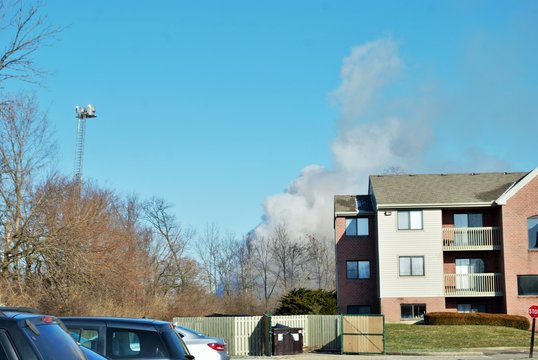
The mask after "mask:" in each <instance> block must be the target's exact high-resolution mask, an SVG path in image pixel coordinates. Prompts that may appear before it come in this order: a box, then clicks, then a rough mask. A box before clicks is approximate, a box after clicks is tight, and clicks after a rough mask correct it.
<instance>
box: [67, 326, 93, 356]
mask: <svg viewBox="0 0 538 360" xmlns="http://www.w3.org/2000/svg"><path fill="white" fill-rule="evenodd" d="M67 330H68V331H69V334H70V335H71V337H73V339H75V341H76V342H78V343H79V344H80V345H82V346H84V347H85V348H88V349H90V350H93V351H97V341H98V340H99V331H98V330H97V329H85V328H74V327H67Z"/></svg>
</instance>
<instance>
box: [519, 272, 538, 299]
mask: <svg viewBox="0 0 538 360" xmlns="http://www.w3.org/2000/svg"><path fill="white" fill-rule="evenodd" d="M517 294H518V295H532V296H538V275H518V276H517Z"/></svg>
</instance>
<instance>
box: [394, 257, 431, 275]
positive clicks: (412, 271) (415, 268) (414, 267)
mask: <svg viewBox="0 0 538 360" xmlns="http://www.w3.org/2000/svg"><path fill="white" fill-rule="evenodd" d="M406 259H408V260H409V263H408V264H406V263H405V260H406ZM413 259H415V261H413ZM419 259H420V260H421V262H422V264H418V263H417V261H418V260H419ZM402 260H403V261H404V262H403V263H402ZM413 262H415V264H413ZM424 262H425V261H424V256H400V257H398V265H399V267H398V269H399V270H398V271H399V272H398V273H399V275H400V276H424V275H425V274H426V269H425V264H424ZM420 265H422V266H420ZM406 268H407V269H406ZM402 269H404V270H408V271H403V272H402Z"/></svg>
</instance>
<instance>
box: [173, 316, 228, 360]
mask: <svg viewBox="0 0 538 360" xmlns="http://www.w3.org/2000/svg"><path fill="white" fill-rule="evenodd" d="M175 326H176V331H177V332H178V334H179V336H181V338H182V339H183V342H185V345H187V348H188V349H189V352H190V353H191V355H194V358H195V359H196V360H229V359H230V355H228V353H227V352H226V342H225V341H224V339H222V338H218V337H210V336H206V335H204V334H202V333H199V332H197V331H196V330H193V329H190V328H188V327H185V326H181V325H178V324H175Z"/></svg>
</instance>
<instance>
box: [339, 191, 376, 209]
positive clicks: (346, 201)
mask: <svg viewBox="0 0 538 360" xmlns="http://www.w3.org/2000/svg"><path fill="white" fill-rule="evenodd" d="M357 210H358V211H357ZM372 211H373V207H372V201H371V199H370V195H335V196H334V212H335V213H353V212H359V213H368V212H372Z"/></svg>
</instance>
